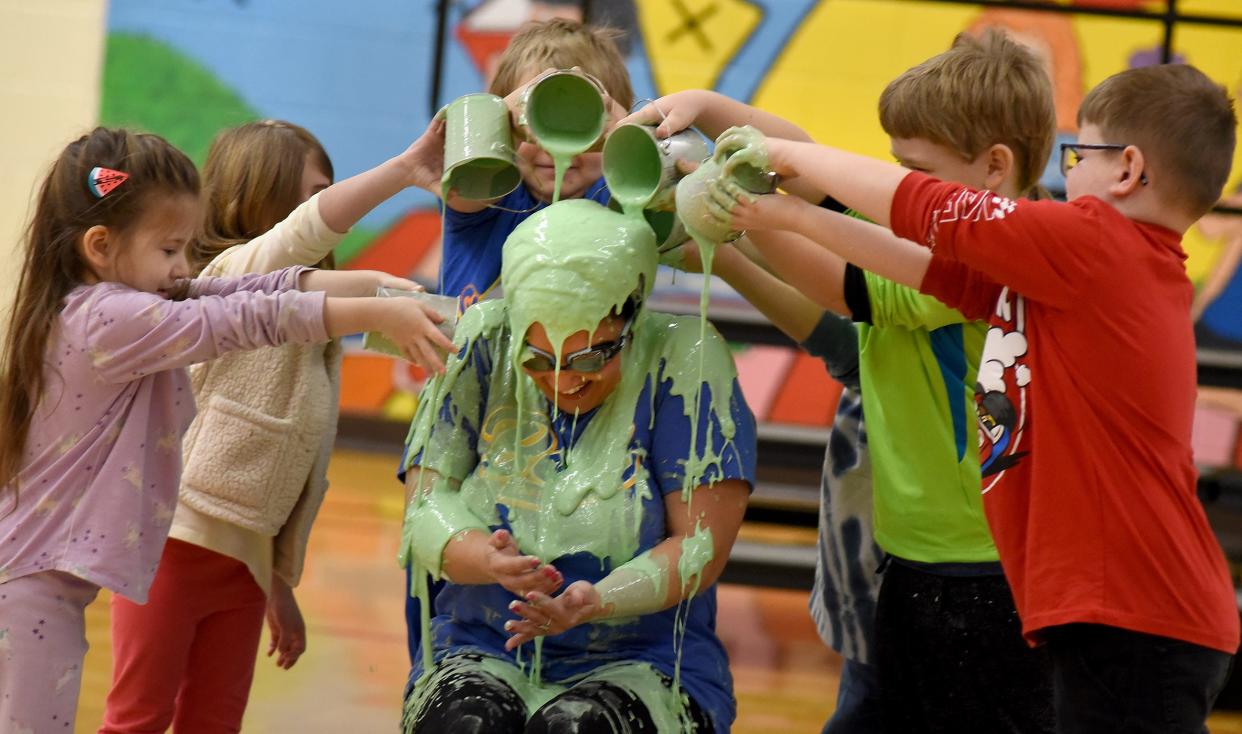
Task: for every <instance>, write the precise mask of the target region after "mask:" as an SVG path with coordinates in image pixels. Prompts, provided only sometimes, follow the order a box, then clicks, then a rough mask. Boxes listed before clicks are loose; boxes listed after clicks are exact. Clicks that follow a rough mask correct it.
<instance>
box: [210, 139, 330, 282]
mask: <svg viewBox="0 0 1242 734" xmlns="http://www.w3.org/2000/svg"><path fill="white" fill-rule="evenodd" d="M307 156H311V158H312V159H313V160H314V161H315V163H316V164H317V165H318V166H319V168H320V170H322V171H323V174H324V175H325V176H327V177H328V180H329V181H331V180H332V174H333V171H332V161H331V160H330V159H329V158H328V153H327V151H325V150H324V148H323V145H322V144H320V142H319V140H318V139H317V138H316V137H315V136H314V135H311V133H310V132H309V131H308V130H306V129H305V128H303V127H301V126H299V125H294V124H293V123H291V122H284V121H283V120H260V121H257V122H248V123H246V124H245V125H240V126H238V127H234V128H229V129H228V130H225V131H223V132H221V133H220V134H219V135H217V136H216V138H215V140H213V141H212V142H211V149H210V150H208V151H207V162H206V163H204V164H203V198H204V199H205V201H206V212H205V213H204V218H203V227H202V232H201V233H200V234H199V237H198V240H197V242H196V243H195V247H194V253H193V258H192V259H193V263H192V264H193V265H194V269H195V270H199V269H201V268H202V267H204V266H205V265H207V263H208V262H210V261H211V260H212V258H214V257H215V256H216V255H218V254H220V253H221V252H223V251H224V250H227V249H228V248H230V247H232V246H233V245H236V244H238V243H240V242H248V241H250V240H252V239H254V238H255V237H258V236H259V235H261V234H263V233H264V232H266V231H268V230H269V229H271V228H272V227H274V226H276V225H277V224H279V223H280V222H282V221H283V220H284V219H285V217H287V216H289V213H290V212H292V211H293V210H294V209H296V208H297V207H298V205H299V204H301V203H302V171H303V168H304V167H305V165H306V157H307Z"/></svg>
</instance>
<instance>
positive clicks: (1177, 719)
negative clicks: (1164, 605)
mask: <svg viewBox="0 0 1242 734" xmlns="http://www.w3.org/2000/svg"><path fill="white" fill-rule="evenodd" d="M1043 637H1044V639H1046V640H1047V642H1048V651H1049V654H1050V656H1051V657H1052V668H1053V686H1054V692H1055V700H1056V711H1057V727H1058V731H1060V732H1061V734H1088V733H1091V734H1094V732H1127V733H1129V732H1135V733H1139V732H1151V733H1152V734H1157V733H1158V734H1199V732H1205V731H1206V729H1205V728H1204V722H1205V721H1207V716H1208V712H1210V711H1211V710H1212V703H1213V702H1214V701H1215V700H1216V695H1217V694H1218V693H1220V689H1221V687H1222V686H1224V685H1225V678H1227V677H1228V675H1229V668H1230V666H1231V665H1232V662H1233V656H1232V655H1228V654H1226V653H1223V652H1220V651H1219V650H1211V649H1208V648H1206V647H1200V646H1199V645H1194V644H1191V643H1189V642H1182V641H1181V640H1173V639H1170V638H1168V637H1158V636H1156V635H1148V634H1143V633H1141V632H1131V631H1130V630H1124V629H1120V628H1118V627H1108V626H1105V625H1098V624H1069V625H1064V626H1060V627H1050V628H1049V629H1047V630H1044V632H1043Z"/></svg>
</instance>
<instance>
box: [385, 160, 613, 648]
mask: <svg viewBox="0 0 1242 734" xmlns="http://www.w3.org/2000/svg"><path fill="white" fill-rule="evenodd" d="M609 196H610V195H609V193H608V187H607V186H605V185H604V179H603V178H600V179H599V180H597V181H596V182H595V183H593V184H591V186H590V187H589V188H588V189H587V191H586V193H585V194H584V197H585V198H587V199H592V200H594V201H597V202H599V203H601V204H607V203H608V199H609ZM546 206H548V204H547V203H545V202H542V201H539V200H538V199H536V198H535V197H534V196H532V195H531V193H530V190H529V189H528V188H526V184H524V183H523V184H522V185H520V186H518V187H517V188H516V189H514V190H513V191H512V192H510V193H509V194H507V195H505V196H504V197H503V198H501V199H500V200H499V201H497V202H495V203H494V204H492V205H491V206H489V207H488V208H486V209H483V210H482V211H477V212H471V213H463V212H458V211H454V210H452V209H449V208H448V207H445V209H444V242H443V246H442V253H443V254H442V256H441V260H440V283H439V292H440V293H441V294H443V295H451V296H457V298H458V303H457V309H458V313H460V312H461V311H464V310H465V309H466V308H468V307H469V306H472V305H473V304H475V303H477V302H478V301H480V300H482V299H483V298H484V297H485V296H487V295H488V294H489V292H491V291H492V290H493V289H494V288H495V286H496V284H497V283H498V282H499V281H500V253H501V250H502V248H503V247H504V244H505V240H506V239H508V237H509V234H510V233H511V232H513V230H514V229H515V228H516V227H517V226H518V225H519V224H521V223H522V221H524V220H525V219H526V218H527V217H529V216H530V215H531V214H533V213H534V212H535V211H537V210H539V209H542V208H543V207H546ZM405 460H406V457H405V454H404V453H403V454H402V456H401V463H400V466H399V467H398V469H397V479H398V480H399V481H401V482H404V481H405V468H404V467H405ZM440 586H441V585H440V584H439V583H436V584H432V585H431V587H430V589H429V594H430V596H431V599H432V600H433V602H434V600H435V597H436V595H437V594H438V593H439V589H440ZM406 591H407V592H409V583H408V582H407V584H406ZM418 609H419V603H418V599H417V598H416V597H413V596H410V595H409V594H408V593H407V594H406V600H405V624H406V642H407V644H408V646H409V651H410V660H411V662H413V661H414V659H415V657H416V654H415V653H416V650H417V648H418V635H419V626H418V614H419V612H418Z"/></svg>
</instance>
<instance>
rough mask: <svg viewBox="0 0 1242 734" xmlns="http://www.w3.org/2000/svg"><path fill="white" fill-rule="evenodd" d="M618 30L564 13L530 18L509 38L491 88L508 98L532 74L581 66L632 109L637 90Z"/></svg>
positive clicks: (493, 92)
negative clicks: (536, 19) (535, 19)
mask: <svg viewBox="0 0 1242 734" xmlns="http://www.w3.org/2000/svg"><path fill="white" fill-rule="evenodd" d="M619 35H620V34H619V32H618V31H615V30H613V29H611V28H602V27H595V26H589V25H586V24H584V23H578V22H576V21H572V20H567V19H565V18H553V19H551V20H547V21H543V22H539V23H528V24H526V25H525V26H523V27H522V29H521V30H519V31H518V32H517V34H516V35H514V36H513V38H512V39H510V41H509V45H508V47H506V48H505V52H504V54H502V55H501V57H500V63H499V64H498V65H497V67H496V76H494V77H492V83H491V85H490V86H489V87H488V90H487V91H489V92H491V93H492V94H495V95H498V96H501V97H505V96H507V95H509V94H510V93H511V92H513V90H515V89H517V87H518V85H519V84H521V83H522V82H524V81H526V78H525V77H526V76H529V75H530V74H532V73H535V72H539V71H542V70H543V69H546V68H549V67H551V68H555V69H569V68H571V67H574V66H577V67H579V68H580V69H582V70H583V71H584V72H586V73H588V74H590V75H591V76H593V77H595V78H596V79H598V80H599V81H600V83H602V84H603V85H604V90H605V91H607V92H608V96H610V97H612V98H613V100H614V101H616V103H617V104H619V105H621V106H622V107H624V108H625V109H627V110H628V109H629V108H630V107H631V106H633V104H634V89H633V87H631V86H630V74H629V71H628V70H627V69H626V68H625V59H623V58H621V52H620V51H618V50H617V44H616V42H615V41H614V39H616V38H617V37H618V36H619Z"/></svg>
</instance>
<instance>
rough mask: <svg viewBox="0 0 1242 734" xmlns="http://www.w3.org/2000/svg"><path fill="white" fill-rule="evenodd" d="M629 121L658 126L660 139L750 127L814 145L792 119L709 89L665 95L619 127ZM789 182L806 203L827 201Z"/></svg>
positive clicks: (787, 185) (801, 183)
mask: <svg viewBox="0 0 1242 734" xmlns="http://www.w3.org/2000/svg"><path fill="white" fill-rule="evenodd" d="M627 122H635V123H641V124H646V125H656V126H657V127H656V136H657V137H661V138H666V137H668V136H669V135H672V134H673V133H676V132H679V131H681V130H684V129H686V128H688V127H690V126H691V125H694V126H695V127H697V128H698V129H699V130H700V131H701V132H702V133H703V134H704V135H706V136H708V137H709V138H712V139H713V140H715V139H716V138H717V137H718V136H720V135H721V134H722V133H723V132H724V131H725V130H728V129H729V128H730V127H740V126H743V125H750V126H751V127H753V128H755V129H757V130H759V131H760V132H762V133H763V134H764V135H767V136H770V137H773V138H783V139H787V140H800V141H805V142H807V143H810V142H811V136H810V135H809V134H807V132H806V131H805V130H803V129H802V128H800V127H798V126H797V125H795V124H794V123H792V122H790V121H789V120H786V119H785V118H783V117H780V116H777V115H774V114H772V113H771V112H765V111H764V110H761V109H759V108H757V107H752V106H750V105H748V104H746V103H744V102H739V101H737V100H735V99H732V98H730V97H726V96H725V95H723V94H720V93H719V92H713V91H709V90H706V89H688V90H685V91H682V92H674V93H673V94H669V95H665V96H663V97H661V98H659V99H657V100H656V101H654V102H652V103H650V104H648V105H646V106H645V107H643V108H642V109H640V110H639V111H637V112H635V113H634V114H632V115H630V116H629V117H626V118H624V119H623V120H621V123H620V124H624V123H627ZM786 179H787V180H786V181H784V182H783V183H782V184H781V186H782V188H784V189H785V190H786V191H789V192H790V193H792V194H796V195H797V196H801V197H803V198H804V199H806V200H807V201H813V202H817V201H819V200H820V199H822V198H824V195H823V192H822V191H818V190H816V189H815V188H814V187H813V186H811V185H809V184H808V183H806V182H804V181H801V180H796V179H794V178H793V177H792V174H787V175H786Z"/></svg>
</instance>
